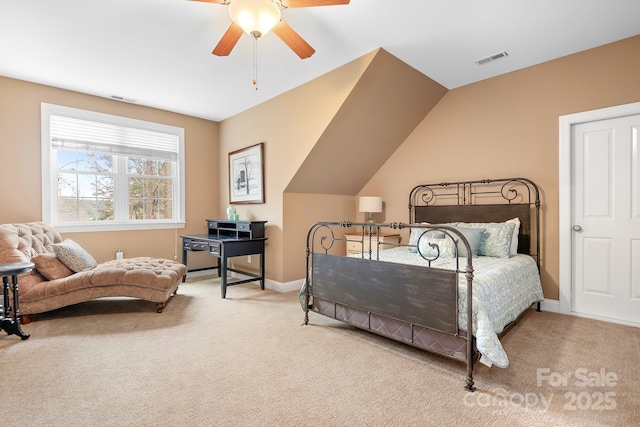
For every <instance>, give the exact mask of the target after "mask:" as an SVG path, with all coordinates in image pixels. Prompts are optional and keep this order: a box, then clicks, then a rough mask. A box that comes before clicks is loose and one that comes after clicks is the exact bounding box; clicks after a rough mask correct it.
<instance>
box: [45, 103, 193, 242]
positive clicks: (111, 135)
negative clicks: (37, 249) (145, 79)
mask: <svg viewBox="0 0 640 427" xmlns="http://www.w3.org/2000/svg"><path fill="white" fill-rule="evenodd" d="M42 189H43V191H42V210H43V212H42V218H43V221H45V222H48V223H50V224H53V225H55V226H56V227H57V228H59V229H60V231H92V230H131V229H147V228H176V227H177V226H183V225H184V129H182V128H177V127H173V126H167V125H162V124H158V123H151V122H144V121H141V120H134V119H129V118H125V117H118V116H112V115H108V114H102V113H96V112H92V111H84V110H78V109H75V108H69V107H62V106H59V105H52V104H45V103H43V104H42Z"/></svg>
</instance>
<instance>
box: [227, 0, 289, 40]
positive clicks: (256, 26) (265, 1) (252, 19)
mask: <svg viewBox="0 0 640 427" xmlns="http://www.w3.org/2000/svg"><path fill="white" fill-rule="evenodd" d="M229 15H230V16H231V19H232V20H233V22H235V23H236V24H238V25H239V26H240V27H241V28H242V30H243V31H244V32H245V33H247V34H249V35H250V36H253V37H255V38H258V37H262V36H264V35H265V34H267V33H268V32H269V31H271V29H272V28H273V27H275V26H276V25H277V24H278V22H280V16H281V15H280V8H279V7H278V6H277V5H276V4H275V3H274V2H273V1H271V0H233V1H232V2H231V4H230V5H229Z"/></svg>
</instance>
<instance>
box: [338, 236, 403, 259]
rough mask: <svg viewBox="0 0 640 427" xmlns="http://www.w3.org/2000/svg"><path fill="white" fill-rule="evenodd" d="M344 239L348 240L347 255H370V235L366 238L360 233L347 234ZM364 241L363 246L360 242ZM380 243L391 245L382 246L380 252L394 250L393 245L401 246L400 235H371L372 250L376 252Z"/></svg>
mask: <svg viewBox="0 0 640 427" xmlns="http://www.w3.org/2000/svg"><path fill="white" fill-rule="evenodd" d="M344 238H345V239H347V255H353V254H361V253H363V252H364V253H365V254H366V253H369V235H368V234H365V235H364V236H363V235H362V234H360V233H354V234H345V235H344ZM361 240H362V244H361V243H360V241H361ZM378 241H379V242H380V243H389V244H390V245H386V244H385V245H380V250H385V249H390V248H393V247H394V246H393V245H398V244H400V234H372V235H371V245H372V247H371V250H372V251H375V250H376V248H377V246H378Z"/></svg>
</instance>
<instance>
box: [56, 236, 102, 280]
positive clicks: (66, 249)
mask: <svg viewBox="0 0 640 427" xmlns="http://www.w3.org/2000/svg"><path fill="white" fill-rule="evenodd" d="M53 252H55V254H56V256H57V257H58V259H59V260H60V261H62V263H63V264H64V265H66V266H67V267H69V268H70V269H71V270H72V271H75V272H76V273H77V272H79V271H86V270H91V269H93V268H95V267H96V266H97V265H98V263H97V262H96V260H95V259H94V258H93V257H92V256H91V254H90V253H89V252H87V251H86V250H84V248H82V246H80V245H79V244H77V243H76V242H74V241H73V240H71V239H65V240H64V242H62V243H55V244H54V245H53Z"/></svg>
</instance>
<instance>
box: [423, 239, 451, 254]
mask: <svg viewBox="0 0 640 427" xmlns="http://www.w3.org/2000/svg"><path fill="white" fill-rule="evenodd" d="M430 245H436V246H435V247H432V246H430ZM419 247H420V254H422V256H424V257H427V258H431V259H435V258H451V257H452V256H453V241H452V240H451V239H450V238H434V237H423V238H422V239H420V241H419ZM416 252H417V250H416Z"/></svg>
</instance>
